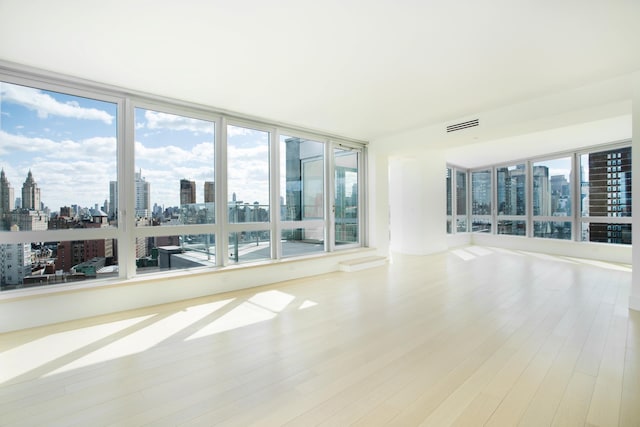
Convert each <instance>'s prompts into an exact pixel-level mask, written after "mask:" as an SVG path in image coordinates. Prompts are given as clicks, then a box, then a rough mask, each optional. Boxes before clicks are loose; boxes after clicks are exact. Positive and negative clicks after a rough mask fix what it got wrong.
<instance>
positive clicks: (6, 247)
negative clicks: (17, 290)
mask: <svg viewBox="0 0 640 427" xmlns="http://www.w3.org/2000/svg"><path fill="white" fill-rule="evenodd" d="M29 274H31V244H29V243H8V244H0V284H1V285H2V289H11V288H14V287H19V286H21V285H22V283H23V279H24V278H25V277H26V276H28V275H29Z"/></svg>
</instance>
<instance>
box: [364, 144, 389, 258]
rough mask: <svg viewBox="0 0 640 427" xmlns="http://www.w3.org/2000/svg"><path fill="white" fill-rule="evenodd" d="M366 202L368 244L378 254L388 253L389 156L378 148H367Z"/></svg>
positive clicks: (386, 254)
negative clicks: (367, 208) (367, 210)
mask: <svg viewBox="0 0 640 427" xmlns="http://www.w3.org/2000/svg"><path fill="white" fill-rule="evenodd" d="M367 154H368V164H367V166H368V172H369V173H368V182H367V190H368V191H367V202H368V207H369V217H368V228H369V242H368V243H369V244H368V246H369V247H371V248H375V249H376V253H377V255H379V256H388V254H389V158H388V156H387V155H386V154H384V153H380V152H379V151H378V150H375V149H369V150H368V153H367Z"/></svg>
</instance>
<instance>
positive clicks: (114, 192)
mask: <svg viewBox="0 0 640 427" xmlns="http://www.w3.org/2000/svg"><path fill="white" fill-rule="evenodd" d="M107 214H108V215H109V219H114V218H117V217H118V181H109V210H108V211H107Z"/></svg>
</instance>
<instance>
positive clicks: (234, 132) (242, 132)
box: [227, 125, 255, 137]
mask: <svg viewBox="0 0 640 427" xmlns="http://www.w3.org/2000/svg"><path fill="white" fill-rule="evenodd" d="M254 132H255V130H253V129H248V128H243V127H239V126H231V125H229V126H227V136H228V137H233V136H247V135H252V134H253V133H254Z"/></svg>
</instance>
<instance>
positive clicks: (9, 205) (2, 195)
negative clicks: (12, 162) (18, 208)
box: [0, 169, 14, 230]
mask: <svg viewBox="0 0 640 427" xmlns="http://www.w3.org/2000/svg"><path fill="white" fill-rule="evenodd" d="M13 197H14V196H13V187H12V186H11V184H10V183H9V180H8V179H7V176H6V175H5V173H4V169H2V171H1V172H0V229H3V230H8V229H9V221H8V217H7V216H8V215H9V213H11V211H13V209H14V204H13V203H14V198H13Z"/></svg>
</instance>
